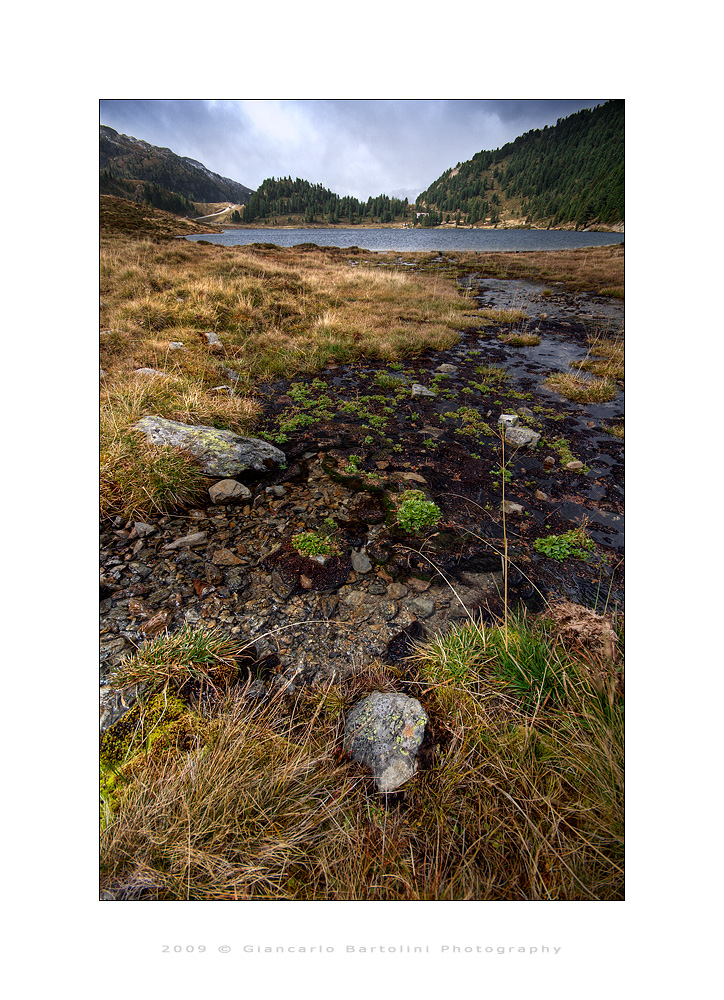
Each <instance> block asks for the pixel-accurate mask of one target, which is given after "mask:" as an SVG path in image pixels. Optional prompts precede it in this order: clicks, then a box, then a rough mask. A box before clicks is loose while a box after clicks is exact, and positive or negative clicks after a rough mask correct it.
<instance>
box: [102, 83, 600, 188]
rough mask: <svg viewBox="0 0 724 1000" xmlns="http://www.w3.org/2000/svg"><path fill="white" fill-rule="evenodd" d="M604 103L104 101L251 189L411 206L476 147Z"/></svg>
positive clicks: (140, 135) (138, 128) (121, 119)
mask: <svg viewBox="0 0 724 1000" xmlns="http://www.w3.org/2000/svg"><path fill="white" fill-rule="evenodd" d="M605 100H606V98H601V99H598V100H578V101H576V100H559V101H556V100H540V101H536V100H525V101H523V100H510V101H502V100H499V101H474V100H470V101H465V100H456V101H442V100H441V101H423V100H420V101H412V100H405V101H384V100H371V101H363V100H339V101H335V100H324V101H306V100H305V101H302V100H299V101H291V100H290V101H260V100H253V101H228V100H227V101H211V100H207V101H196V100H177V101H151V100H127V101H118V100H112V101H110V100H109V101H106V100H102V101H101V102H100V120H101V124H102V125H110V126H111V128H114V129H116V131H118V132H123V133H125V134H126V135H131V136H134V137H135V138H136V139H144V140H145V141H146V142H150V143H152V144H153V145H154V146H167V147H168V148H169V149H172V150H173V151H174V153H178V154H179V155H180V156H190V157H192V158H193V159H195V160H199V161H200V162H201V163H203V164H204V166H206V167H208V168H209V169H210V170H213V171H215V172H216V173H217V174H221V175H222V176H223V177H229V178H231V179H232V180H235V181H239V182H240V183H241V184H245V185H246V186H247V187H250V188H254V189H255V188H257V187H259V185H260V184H261V182H262V181H263V180H264V179H265V178H266V177H282V176H283V177H286V176H287V175H291V176H292V177H301V178H302V179H303V180H307V181H309V182H310V183H312V184H320V183H321V184H323V185H324V187H327V188H330V189H331V190H332V191H334V192H335V193H336V194H339V195H346V194H349V195H354V196H355V197H356V198H360V199H361V200H364V201H366V200H367V198H369V197H371V196H372V197H374V196H376V195H378V194H388V195H392V196H394V197H398V198H404V197H407V198H408V199H409V200H410V201H414V200H415V198H416V196H417V195H419V194H420V193H421V192H422V191H424V190H425V189H426V188H427V187H429V185H430V184H431V183H432V182H433V181H434V180H436V179H437V178H438V177H439V176H440V174H442V173H443V171H445V170H447V168H448V167H453V166H455V164H456V163H458V162H462V161H464V160H468V159H470V157H471V156H473V155H474V154H475V153H477V152H479V150H481V149H497V148H498V147H499V146H502V145H503V144H504V143H506V142H509V141H511V140H512V139H515V138H516V136H519V135H522V134H523V133H524V132H527V131H528V130H529V129H532V128H543V126H544V125H555V123H556V121H557V119H558V118H564V117H566V116H567V115H570V114H573V113H574V112H575V111H580V110H581V108H592V107H595V106H596V105H597V104H603V103H604V102H605Z"/></svg>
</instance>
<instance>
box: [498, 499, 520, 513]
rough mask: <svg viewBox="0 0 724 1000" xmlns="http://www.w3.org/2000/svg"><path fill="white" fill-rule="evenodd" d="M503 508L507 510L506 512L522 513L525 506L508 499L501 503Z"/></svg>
mask: <svg viewBox="0 0 724 1000" xmlns="http://www.w3.org/2000/svg"><path fill="white" fill-rule="evenodd" d="M501 509H502V510H503V511H505V513H506V514H522V513H523V507H521V505H520V504H519V503H513V502H512V501H511V500H506V501H505V502H504V503H503V504H501Z"/></svg>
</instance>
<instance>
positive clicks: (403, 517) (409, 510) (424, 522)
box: [397, 490, 442, 534]
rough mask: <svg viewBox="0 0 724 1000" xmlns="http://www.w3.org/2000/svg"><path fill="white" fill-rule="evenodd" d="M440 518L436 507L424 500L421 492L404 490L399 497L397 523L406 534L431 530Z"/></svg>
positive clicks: (438, 509)
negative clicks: (424, 529)
mask: <svg viewBox="0 0 724 1000" xmlns="http://www.w3.org/2000/svg"><path fill="white" fill-rule="evenodd" d="M441 516H442V514H441V513H440V508H439V507H438V505H437V504H436V503H433V502H432V501H431V500H426V499H425V494H424V493H423V492H422V490H405V492H404V493H403V494H402V496H401V497H400V501H399V505H398V507H397V523H398V524H399V525H400V527H401V528H404V530H405V531H407V532H408V533H411V534H414V533H417V532H418V531H421V530H422V529H423V528H431V527H432V526H433V525H435V524H437V523H438V521H439V520H440V518H441Z"/></svg>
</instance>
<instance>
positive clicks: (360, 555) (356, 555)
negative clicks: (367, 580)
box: [352, 549, 372, 573]
mask: <svg viewBox="0 0 724 1000" xmlns="http://www.w3.org/2000/svg"><path fill="white" fill-rule="evenodd" d="M352 569H353V570H354V571H355V573H369V572H370V570H371V569H372V563H371V562H370V560H369V556H368V555H367V553H366V552H365V550H364V549H361V550H360V551H359V552H357V551H356V550H354V551H353V552H352Z"/></svg>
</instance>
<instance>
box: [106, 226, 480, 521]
mask: <svg viewBox="0 0 724 1000" xmlns="http://www.w3.org/2000/svg"><path fill="white" fill-rule="evenodd" d="M348 258H349V253H346V252H342V251H338V250H335V251H333V252H326V253H325V252H322V251H316V252H315V251H309V250H307V251H304V252H302V251H295V250H293V249H284V248H274V249H272V250H270V249H263V248H256V249H254V248H248V247H221V246H211V245H209V246H206V245H203V244H199V243H193V244H186V243H179V242H177V241H170V240H165V241H164V240H161V241H158V239H153V238H145V239H132V238H129V237H128V236H126V235H123V233H120V234H119V232H117V231H114V232H113V234H112V236H107V237H105V238H103V239H102V241H101V263H100V273H101V303H102V304H101V329H102V331H105V332H103V333H102V335H101V341H100V343H101V346H100V364H101V368H102V370H103V372H104V373H105V376H104V378H103V380H102V384H101V435H100V437H101V452H102V460H101V482H102V492H103V494H104V496H105V497H106V498H107V499H106V501H105V502H104V508H103V511H104V515H105V514H114V513H116V512H120V513H122V514H124V513H125V512H126V511H133V512H135V513H137V514H139V515H142V514H143V513H144V512H145V513H146V514H150V513H151V511H154V510H161V509H172V508H173V507H174V505H175V503H176V502H177V500H176V497H175V495H171V494H170V495H169V496H168V498H164V496H163V493H164V491H163V489H162V488H161V487H159V484H156V486H153V485H152V484H150V483H149V477H148V473H149V469H150V465H152V463H150V464H149V462H148V461H146V458H147V457H148V456H146V457H144V458H143V460H142V458H141V457H140V453H139V451H138V449H136V448H134V447H133V446H132V445H131V444H130V438H129V432H130V428H131V427H132V425H133V423H135V421H137V420H138V419H139V418H140V417H141V416H144V415H147V414H149V415H157V416H161V417H166V418H168V419H172V420H178V421H180V422H182V423H192V424H194V423H195V424H199V423H201V424H207V425H210V426H214V427H220V428H224V429H228V430H231V431H234V432H236V433H240V434H248V433H250V432H251V431H252V430H253V428H254V426H255V424H256V421H257V419H258V415H259V408H258V406H257V404H256V402H255V399H254V395H255V392H256V386H257V385H258V384H259V382H261V381H266V380H271V379H274V378H278V377H280V376H290V375H292V376H293V375H295V374H298V375H307V374H310V373H313V372H315V371H318V370H320V369H322V368H324V367H325V366H327V365H329V364H333V363H339V362H350V361H354V360H357V359H359V358H361V357H363V356H364V357H368V358H377V359H379V360H380V361H394V360H395V359H399V358H403V357H407V356H411V355H414V354H418V353H421V352H423V351H425V350H427V349H431V348H432V349H438V350H439V349H442V348H445V347H449V346H451V345H452V344H453V343H455V342H456V341H457V339H458V336H459V333H458V331H459V329H460V328H461V326H464V325H465V322H466V321H465V318H464V317H465V315H466V313H468V312H469V309H470V306H469V303H468V302H466V300H465V299H464V298H463V297H462V296H461V294H460V293H459V290H458V289H457V288H456V287H455V286H454V284H453V283H452V282H448V281H441V280H440V279H439V278H438V277H435V278H434V279H431V278H430V277H429V276H427V275H417V274H411V273H409V272H407V271H405V272H404V273H403V272H401V271H399V270H394V269H391V268H384V269H382V268H378V267H375V266H368V265H367V264H365V263H360V264H359V265H358V266H356V267H351V266H350V264H349V259H348ZM207 331H210V332H213V333H215V334H216V335H217V336H218V338H219V340H220V342H221V343H220V346H213V345H209V343H208V341H207V338H206V336H205V333H206V332H207ZM173 343H180V344H182V345H183V346H182V349H172V348H171V347H170V345H171V344H173ZM142 368H150V369H153V370H154V371H155V372H158V374H156V375H154V374H151V375H148V374H138V370H139V369H142ZM380 378H381V379H382V383H383V384H384V386H385V388H390V387H392V386H393V379H392V377H389V376H385V375H381V376H380ZM395 384H396V383H395ZM131 436H132V435H131ZM144 504H145V508H144Z"/></svg>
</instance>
